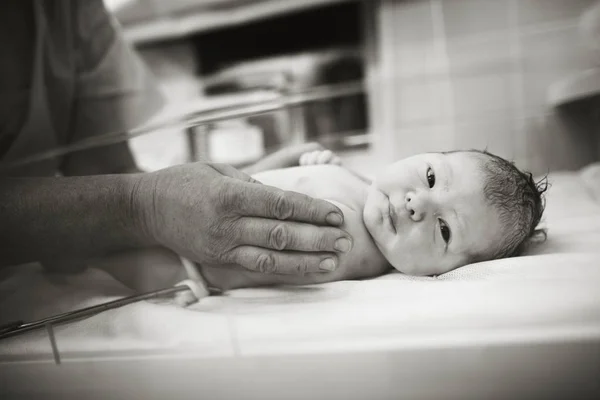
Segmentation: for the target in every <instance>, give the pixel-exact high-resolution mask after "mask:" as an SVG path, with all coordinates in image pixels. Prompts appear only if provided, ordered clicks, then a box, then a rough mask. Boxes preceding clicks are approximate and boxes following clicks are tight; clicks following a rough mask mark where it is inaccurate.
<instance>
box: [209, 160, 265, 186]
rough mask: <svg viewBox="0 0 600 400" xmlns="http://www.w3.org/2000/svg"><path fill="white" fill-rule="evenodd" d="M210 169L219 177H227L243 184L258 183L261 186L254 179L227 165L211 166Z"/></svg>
mask: <svg viewBox="0 0 600 400" xmlns="http://www.w3.org/2000/svg"><path fill="white" fill-rule="evenodd" d="M211 167H212V168H213V169H214V170H215V171H217V172H219V173H220V174H221V175H223V176H228V177H230V178H233V179H238V180H241V181H244V182H248V183H258V184H262V183H261V182H259V181H257V180H256V179H254V178H252V177H251V176H250V175H248V174H245V173H243V172H242V171H240V170H238V169H236V168H233V167H232V166H231V165H228V164H211Z"/></svg>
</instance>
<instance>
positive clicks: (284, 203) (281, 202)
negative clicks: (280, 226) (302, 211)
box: [272, 192, 294, 219]
mask: <svg viewBox="0 0 600 400" xmlns="http://www.w3.org/2000/svg"><path fill="white" fill-rule="evenodd" d="M272 207H273V210H272V212H273V215H274V216H275V218H277V219H288V218H290V217H291V216H292V215H293V213H294V206H293V204H292V203H291V202H290V201H289V199H288V196H287V194H286V192H279V193H278V194H277V195H275V197H274V199H273V201H272Z"/></svg>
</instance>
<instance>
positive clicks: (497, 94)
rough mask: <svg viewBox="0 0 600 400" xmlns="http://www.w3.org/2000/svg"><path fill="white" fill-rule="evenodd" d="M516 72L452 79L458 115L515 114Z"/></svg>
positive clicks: (477, 116) (507, 116) (456, 113)
mask: <svg viewBox="0 0 600 400" xmlns="http://www.w3.org/2000/svg"><path fill="white" fill-rule="evenodd" d="M515 79H516V77H515V74H511V73H503V74H489V75H479V76H477V75H476V76H473V77H460V78H456V79H453V80H452V89H453V100H454V103H453V106H454V114H455V117H456V118H457V119H459V120H460V119H464V118H480V117H485V116H488V115H492V116H495V115H502V116H504V117H506V118H509V117H511V112H512V110H513V108H514V107H515V85H514V80H515Z"/></svg>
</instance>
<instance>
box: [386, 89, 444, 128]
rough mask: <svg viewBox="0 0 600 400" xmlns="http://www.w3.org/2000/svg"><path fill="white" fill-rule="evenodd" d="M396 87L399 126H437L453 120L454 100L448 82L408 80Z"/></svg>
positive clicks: (396, 113) (396, 109)
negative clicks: (452, 107) (436, 124)
mask: <svg viewBox="0 0 600 400" xmlns="http://www.w3.org/2000/svg"><path fill="white" fill-rule="evenodd" d="M395 87H396V89H397V95H396V98H397V103H396V104H395V121H396V124H398V125H397V126H400V127H405V126H406V125H415V124H421V125H423V124H435V123H439V122H442V121H448V120H450V119H451V116H452V109H451V106H452V104H451V102H452V101H453V100H452V94H451V91H450V86H449V84H448V81H447V80H444V79H436V80H433V79H424V80H418V79H415V80H410V81H408V80H407V81H403V82H402V83H400V84H398V85H396V86H395Z"/></svg>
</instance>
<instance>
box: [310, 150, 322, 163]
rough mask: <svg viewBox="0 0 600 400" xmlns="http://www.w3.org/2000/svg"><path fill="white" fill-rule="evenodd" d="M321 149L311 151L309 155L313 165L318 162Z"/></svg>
mask: <svg viewBox="0 0 600 400" xmlns="http://www.w3.org/2000/svg"><path fill="white" fill-rule="evenodd" d="M319 153H320V152H319V151H313V152H311V153H310V155H309V156H308V159H309V163H310V164H311V165H314V164H316V163H317V159H318V158H319Z"/></svg>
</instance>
